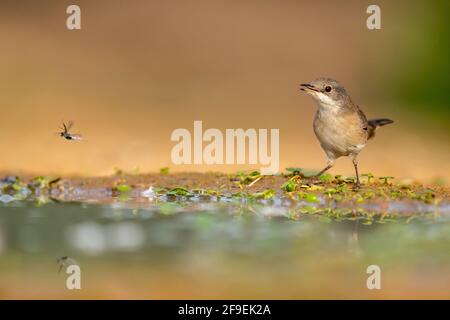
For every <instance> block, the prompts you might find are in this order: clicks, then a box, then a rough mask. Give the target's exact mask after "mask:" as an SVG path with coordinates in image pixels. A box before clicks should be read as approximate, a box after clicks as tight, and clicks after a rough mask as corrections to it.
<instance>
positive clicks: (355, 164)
mask: <svg viewBox="0 0 450 320" xmlns="http://www.w3.org/2000/svg"><path fill="white" fill-rule="evenodd" d="M352 162H353V166H354V167H355V173H356V185H355V186H356V187H357V188H359V187H361V182H360V181H359V173H358V161H357V160H356V156H354V157H352Z"/></svg>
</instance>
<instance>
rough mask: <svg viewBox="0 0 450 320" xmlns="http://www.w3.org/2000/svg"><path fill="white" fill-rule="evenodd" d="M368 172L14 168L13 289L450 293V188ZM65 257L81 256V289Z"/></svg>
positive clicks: (104, 294) (271, 294) (1, 292)
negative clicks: (133, 172) (31, 174)
mask: <svg viewBox="0 0 450 320" xmlns="http://www.w3.org/2000/svg"><path fill="white" fill-rule="evenodd" d="M296 174H297V173H296ZM366 180H367V179H366ZM366 180H364V184H363V186H362V188H361V189H358V190H355V189H354V188H353V185H354V183H353V182H352V181H351V180H346V179H344V178H342V177H337V178H336V177H329V176H325V177H322V178H321V179H319V180H313V179H309V178H305V177H304V176H302V175H292V174H290V175H286V176H277V177H260V176H259V175H258V174H257V173H245V174H237V175H222V174H215V173H211V174H176V175H172V174H155V175H148V176H124V175H120V176H113V177H108V178H92V179H81V178H77V179H75V178H73V179H56V178H50V177H39V178H34V179H32V178H22V179H17V178H14V177H9V178H7V179H4V180H2V183H1V186H2V188H1V189H2V193H1V195H0V201H1V203H0V297H1V298H194V299H195V298H261V299H263V298H267V299H269V298H288V299H292V298H450V271H449V270H450V255H449V252H450V251H449V249H450V209H449V208H450V206H449V198H448V190H447V189H446V188H444V187H433V186H421V185H419V184H412V183H409V184H406V183H405V182H397V181H395V182H393V181H390V180H389V179H378V178H372V180H371V179H369V180H371V181H369V182H367V181H366ZM331 189H333V190H331ZM61 257H68V258H67V259H66V260H67V261H70V264H78V265H80V268H81V272H82V277H81V290H68V289H67V288H66V279H67V277H68V275H67V274H65V273H64V271H65V268H66V265H63V267H62V271H61V272H58V271H59V269H60V267H61V266H60V265H59V264H58V263H57V259H59V258H61ZM60 261H61V260H60ZM369 265H378V266H379V267H380V268H381V279H382V280H381V289H380V290H369V289H368V288H367V285H366V281H367V278H368V277H369V274H367V272H366V269H367V267H368V266H369Z"/></svg>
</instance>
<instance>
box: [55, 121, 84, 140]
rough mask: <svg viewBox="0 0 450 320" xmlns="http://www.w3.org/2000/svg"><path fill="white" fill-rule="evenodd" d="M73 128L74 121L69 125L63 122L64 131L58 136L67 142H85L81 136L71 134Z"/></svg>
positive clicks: (62, 128)
mask: <svg viewBox="0 0 450 320" xmlns="http://www.w3.org/2000/svg"><path fill="white" fill-rule="evenodd" d="M72 127H73V122H72V121H69V122H68V123H67V124H65V123H64V122H63V126H62V127H61V128H60V129H61V130H62V131H61V132H58V133H57V134H58V135H59V136H60V137H63V138H64V139H66V140H76V141H81V140H83V137H82V136H81V134H78V133H70V132H69V131H70V129H71V128H72Z"/></svg>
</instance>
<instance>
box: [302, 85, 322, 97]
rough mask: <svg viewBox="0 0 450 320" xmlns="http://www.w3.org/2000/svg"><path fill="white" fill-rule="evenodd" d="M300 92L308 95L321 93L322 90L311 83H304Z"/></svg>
mask: <svg viewBox="0 0 450 320" xmlns="http://www.w3.org/2000/svg"><path fill="white" fill-rule="evenodd" d="M300 90H301V91H305V92H306V93H309V94H311V93H313V92H320V90H319V89H318V88H316V87H315V86H313V85H312V84H309V83H302V84H301V85H300Z"/></svg>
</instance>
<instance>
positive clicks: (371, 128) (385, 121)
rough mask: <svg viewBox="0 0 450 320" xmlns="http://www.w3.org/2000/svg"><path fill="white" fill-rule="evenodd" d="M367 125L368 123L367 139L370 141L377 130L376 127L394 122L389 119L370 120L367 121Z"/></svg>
mask: <svg viewBox="0 0 450 320" xmlns="http://www.w3.org/2000/svg"><path fill="white" fill-rule="evenodd" d="M368 123H369V127H368V132H369V139H371V138H373V137H374V136H375V131H376V130H377V129H378V127H382V126H385V125H387V124H391V123H394V121H393V120H391V119H385V118H383V119H372V120H369V121H368Z"/></svg>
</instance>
